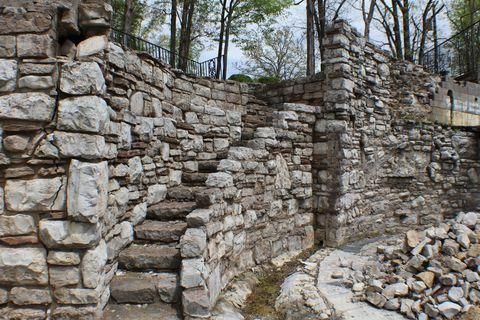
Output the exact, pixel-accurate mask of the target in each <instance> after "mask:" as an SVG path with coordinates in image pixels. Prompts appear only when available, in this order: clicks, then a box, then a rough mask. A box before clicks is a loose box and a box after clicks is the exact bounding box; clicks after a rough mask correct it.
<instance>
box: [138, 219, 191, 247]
mask: <svg viewBox="0 0 480 320" xmlns="http://www.w3.org/2000/svg"><path fill="white" fill-rule="evenodd" d="M186 229H187V224H186V223H185V222H183V221H168V222H164V221H153V220H146V221H145V222H144V223H142V224H141V225H138V226H136V227H135V237H136V238H137V239H141V240H149V241H155V242H164V243H169V242H177V241H178V240H179V239H180V237H181V236H182V235H183V233H184V232H185V230H186Z"/></svg>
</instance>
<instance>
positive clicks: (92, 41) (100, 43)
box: [77, 36, 108, 59]
mask: <svg viewBox="0 0 480 320" xmlns="http://www.w3.org/2000/svg"><path fill="white" fill-rule="evenodd" d="M107 45H108V39H107V37H106V36H95V37H90V38H87V39H85V40H83V41H82V42H80V43H79V44H78V46H77V59H79V58H82V57H87V56H91V55H94V54H97V53H100V52H103V51H104V50H105V49H106V48H107Z"/></svg>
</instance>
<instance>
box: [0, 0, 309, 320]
mask: <svg viewBox="0 0 480 320" xmlns="http://www.w3.org/2000/svg"><path fill="white" fill-rule="evenodd" d="M10 5H11V6H10V7H2V8H0V11H1V15H0V16H1V18H0V21H1V22H2V25H8V26H9V27H8V28H7V29H1V30H0V31H1V33H2V37H7V38H8V39H7V40H8V41H1V44H2V46H3V47H2V48H1V50H0V65H1V68H0V69H1V73H0V76H1V77H2V81H1V82H0V84H1V85H2V87H1V95H0V127H1V132H2V134H1V137H2V139H1V140H0V141H1V144H0V145H1V146H2V147H1V154H0V159H1V162H0V166H1V170H0V172H1V173H0V191H1V192H0V194H1V197H0V199H2V201H1V206H0V208H1V211H0V243H1V245H0V310H1V311H0V313H1V314H2V316H5V317H6V318H7V319H19V318H21V319H33V318H35V319H43V318H46V317H47V315H50V317H51V318H52V319H77V318H78V319H93V318H100V317H101V313H102V310H103V308H104V307H105V305H106V304H107V303H108V301H109V297H110V289H109V286H110V283H111V281H112V278H114V277H115V273H116V271H117V269H118V268H119V260H120V264H121V267H125V265H126V264H127V263H126V262H125V261H122V259H121V258H120V259H119V255H121V254H122V252H124V251H125V249H127V248H130V247H132V242H134V241H135V243H137V242H138V240H139V237H140V236H139V234H138V232H139V231H138V229H137V228H136V226H139V225H141V224H142V222H143V221H144V220H145V218H146V216H147V215H154V214H157V213H158V212H159V213H158V214H160V215H162V214H163V213H162V211H161V210H160V209H158V208H159V206H161V205H162V204H163V203H167V202H168V201H170V200H171V199H172V198H174V197H175V198H188V199H189V200H190V201H194V202H195V203H196V208H197V209H196V210H193V211H192V212H191V213H190V214H189V215H188V216H187V217H186V223H187V226H188V227H187V229H186V230H183V229H182V230H181V231H182V234H179V235H178V236H179V237H181V239H180V242H179V245H178V248H179V251H180V255H181V270H180V280H179V282H180V285H181V287H182V289H183V290H182V291H183V294H182V302H183V308H184V314H185V316H186V317H187V318H195V317H206V316H208V314H209V312H210V309H211V306H212V305H213V304H214V303H215V300H216V298H217V296H218V294H219V292H220V290H221V289H223V288H224V287H225V286H226V284H227V283H228V282H229V281H230V280H231V279H232V278H233V277H234V276H236V275H237V274H239V273H241V272H243V271H245V270H247V269H248V268H251V267H253V266H255V265H259V264H263V263H265V262H267V261H269V260H270V259H272V258H274V257H276V256H278V255H280V254H284V253H286V252H289V251H291V252H294V251H297V250H302V249H305V248H307V247H309V246H311V245H313V228H312V220H313V213H312V202H311V196H312V191H311V180H312V178H311V155H312V150H313V144H312V130H313V123H314V120H315V116H314V112H315V108H312V107H309V106H303V105H299V104H295V105H289V104H286V105H284V106H282V108H280V109H270V108H269V106H267V105H266V104H265V103H263V102H261V101H258V100H257V99H256V98H255V97H253V96H252V95H251V94H250V91H251V90H250V88H249V87H248V86H247V85H244V84H239V83H235V82H221V81H210V80H205V79H198V78H191V77H187V76H185V75H182V74H179V73H174V72H173V71H171V70H169V69H168V68H166V67H165V66H164V65H162V64H160V63H159V62H157V61H154V60H153V59H151V58H150V57H148V56H144V55H139V54H137V53H134V52H132V51H130V50H127V49H124V48H121V47H120V46H119V45H117V44H114V43H111V42H109V41H108V38H107V37H106V36H105V35H102V33H105V32H104V31H105V29H104V24H105V21H108V18H105V19H103V20H102V19H101V18H99V17H104V15H103V13H104V12H109V8H108V5H104V4H102V3H101V2H100V3H98V2H94V1H92V2H91V3H87V4H80V6H79V7H76V6H74V7H72V8H71V9H70V10H67V9H66V8H65V7H64V6H63V5H62V4H61V3H60V4H58V6H57V3H55V4H54V5H53V6H51V5H48V6H47V5H45V6H42V5H37V4H33V5H29V4H28V2H27V3H23V2H18V1H17V2H12V3H10ZM84 6H87V7H88V8H89V11H88V10H86V9H85V8H84ZM95 6H96V7H95ZM82 8H84V9H85V10H84V9H82ZM77 9H78V10H77ZM94 9H95V10H94ZM75 10H77V11H76V12H77V13H78V14H79V15H78V21H80V22H79V23H78V24H77V23H73V24H72V25H71V26H70V27H71V28H70V29H68V28H63V27H60V26H61V25H62V24H61V23H58V21H60V20H62V19H63V17H64V16H65V15H69V14H72V11H75ZM82 10H83V11H82ZM82 12H83V13H82ZM85 12H86V13H88V15H87V14H86V13H85ZM67 13H68V14H67ZM73 15H74V16H77V15H76V14H73ZM88 17H95V19H94V20H95V21H90V22H89V23H84V22H85V21H87V18H88ZM96 23H97V24H96ZM16 25H19V26H20V25H22V26H23V25H24V26H25V27H24V28H23V27H22V28H20V27H18V28H15V26H16ZM107 25H108V23H107ZM75 27H76V28H75ZM90 35H95V36H90ZM12 41H13V42H12ZM15 43H16V45H15ZM24 47H28V48H24ZM258 119H262V120H261V121H258ZM155 210H157V211H155ZM159 210H160V211H159ZM144 233H145V231H144ZM139 259H140V258H139ZM124 260H125V259H124ZM122 265H123V266H122Z"/></svg>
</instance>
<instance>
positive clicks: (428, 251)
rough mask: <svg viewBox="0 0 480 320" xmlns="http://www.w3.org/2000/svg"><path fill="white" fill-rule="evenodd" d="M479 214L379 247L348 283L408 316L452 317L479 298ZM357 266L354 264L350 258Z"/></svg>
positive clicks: (376, 303) (363, 295)
mask: <svg viewBox="0 0 480 320" xmlns="http://www.w3.org/2000/svg"><path fill="white" fill-rule="evenodd" d="M479 237H480V214H479V213H475V212H469V213H463V212H461V213H459V214H458V215H457V217H456V219H454V220H449V221H446V222H444V223H442V224H440V225H438V226H437V227H430V228H429V229H427V230H424V231H415V230H410V231H408V232H407V234H406V236H405V239H404V240H399V241H396V243H394V244H393V245H391V243H387V244H386V245H381V246H378V247H377V255H376V258H378V260H377V261H372V263H371V264H368V265H366V266H364V267H363V268H362V270H356V272H354V273H353V274H352V275H351V276H350V279H346V280H345V282H347V283H349V284H350V285H351V286H352V290H353V291H354V293H355V297H356V298H358V299H359V300H366V301H368V302H369V303H370V304H372V305H374V306H375V307H377V308H383V309H387V310H394V311H397V312H400V313H402V314H403V315H405V316H406V317H408V318H410V319H423V320H426V319H453V318H454V317H456V316H458V315H460V314H461V313H464V312H467V311H468V310H469V309H470V308H471V307H472V306H473V305H475V304H478V303H479V302H480V275H479V271H480V243H479ZM351 268H352V269H354V271H355V263H352V266H351Z"/></svg>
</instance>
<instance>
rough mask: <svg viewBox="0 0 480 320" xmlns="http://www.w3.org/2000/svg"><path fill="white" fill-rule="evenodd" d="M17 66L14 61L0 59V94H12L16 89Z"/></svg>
mask: <svg viewBox="0 0 480 320" xmlns="http://www.w3.org/2000/svg"><path fill="white" fill-rule="evenodd" d="M17 73H18V65H17V61H15V60H6V59H0V92H12V91H14V90H15V88H16V87H17Z"/></svg>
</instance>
